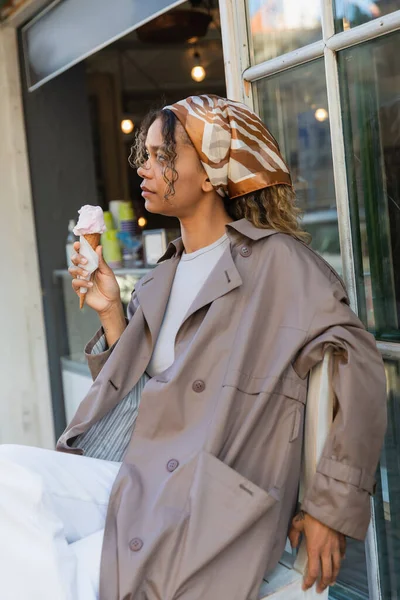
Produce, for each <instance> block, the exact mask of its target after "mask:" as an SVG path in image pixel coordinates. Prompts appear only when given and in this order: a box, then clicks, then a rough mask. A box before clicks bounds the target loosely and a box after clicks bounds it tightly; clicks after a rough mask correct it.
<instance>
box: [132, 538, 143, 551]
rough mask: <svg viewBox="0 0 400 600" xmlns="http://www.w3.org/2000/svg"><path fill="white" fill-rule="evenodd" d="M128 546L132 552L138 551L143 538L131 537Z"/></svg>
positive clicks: (141, 546)
mask: <svg viewBox="0 0 400 600" xmlns="http://www.w3.org/2000/svg"><path fill="white" fill-rule="evenodd" d="M129 548H130V549H131V550H132V552H139V550H141V549H142V548H143V540H141V539H140V538H138V537H135V538H133V539H132V540H131V541H130V542H129Z"/></svg>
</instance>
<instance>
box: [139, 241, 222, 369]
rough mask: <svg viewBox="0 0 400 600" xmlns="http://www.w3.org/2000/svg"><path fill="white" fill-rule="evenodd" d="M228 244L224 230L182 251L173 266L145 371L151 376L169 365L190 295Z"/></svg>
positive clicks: (192, 294) (191, 299) (194, 296)
mask: <svg viewBox="0 0 400 600" xmlns="http://www.w3.org/2000/svg"><path fill="white" fill-rule="evenodd" d="M227 246H229V238H228V236H227V235H226V234H225V235H223V236H222V237H221V238H219V240H217V241H216V242H214V243H213V244H210V246H206V247H205V248H200V250H197V251H196V252H191V253H189V254H186V252H184V253H183V254H182V256H181V259H180V261H179V264H178V267H177V269H176V273H175V277H174V281H173V284H172V288H171V293H170V296H169V300H168V304H167V308H166V310H165V314H164V319H163V322H162V324H161V329H160V332H159V334H158V338H157V342H156V344H155V347H154V350H153V354H152V357H151V360H150V363H149V365H148V367H147V373H148V374H149V375H150V376H151V377H154V376H155V375H159V374H160V373H162V372H163V371H165V369H167V368H168V367H169V366H171V365H172V363H173V362H174V358H175V352H174V346H175V337H176V334H177V333H178V330H179V328H180V326H181V325H182V322H183V319H184V318H185V315H186V313H187V312H188V310H189V308H190V306H191V305H192V303H193V301H194V299H195V298H196V296H197V294H198V293H199V291H200V289H201V288H202V286H203V285H204V283H205V281H206V279H207V278H208V276H209V275H210V273H211V271H212V270H213V268H214V267H215V265H216V264H217V262H218V260H219V259H220V258H221V256H222V254H223V253H224V251H225V249H226V248H227Z"/></svg>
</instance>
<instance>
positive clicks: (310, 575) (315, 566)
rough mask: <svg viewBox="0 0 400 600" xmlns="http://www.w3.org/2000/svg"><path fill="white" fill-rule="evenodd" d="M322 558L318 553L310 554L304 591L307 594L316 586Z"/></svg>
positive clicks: (304, 580)
mask: <svg viewBox="0 0 400 600" xmlns="http://www.w3.org/2000/svg"><path fill="white" fill-rule="evenodd" d="M319 570H320V557H319V554H318V552H308V565H307V571H306V574H305V575H304V578H303V586H302V589H303V591H304V592H305V591H306V590H308V589H309V588H310V587H312V586H313V585H314V583H315V582H316V581H317V578H318V576H319Z"/></svg>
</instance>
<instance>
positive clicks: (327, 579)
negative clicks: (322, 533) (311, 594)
mask: <svg viewBox="0 0 400 600" xmlns="http://www.w3.org/2000/svg"><path fill="white" fill-rule="evenodd" d="M321 567H322V573H321V577H320V580H319V581H318V585H317V592H318V594H321V593H322V592H323V591H324V590H326V588H327V587H328V586H329V585H332V583H333V579H332V573H333V568H332V553H331V552H325V553H324V554H322V556H321Z"/></svg>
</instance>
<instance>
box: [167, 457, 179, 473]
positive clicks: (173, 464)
mask: <svg viewBox="0 0 400 600" xmlns="http://www.w3.org/2000/svg"><path fill="white" fill-rule="evenodd" d="M178 467H179V460H176V458H171V460H169V461H168V462H167V471H169V472H170V473H172V471H175V469H177V468H178Z"/></svg>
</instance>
